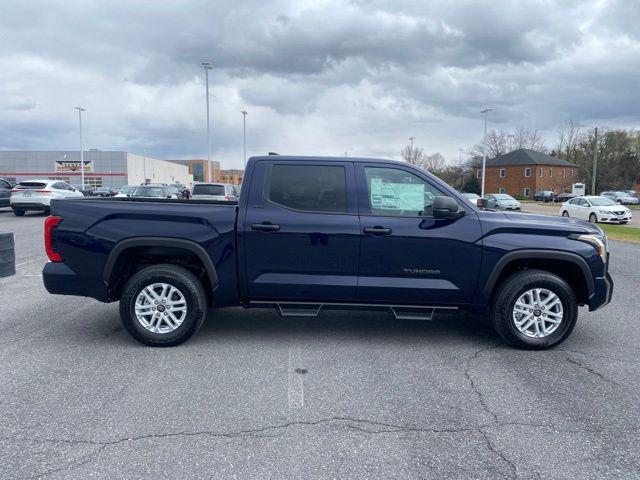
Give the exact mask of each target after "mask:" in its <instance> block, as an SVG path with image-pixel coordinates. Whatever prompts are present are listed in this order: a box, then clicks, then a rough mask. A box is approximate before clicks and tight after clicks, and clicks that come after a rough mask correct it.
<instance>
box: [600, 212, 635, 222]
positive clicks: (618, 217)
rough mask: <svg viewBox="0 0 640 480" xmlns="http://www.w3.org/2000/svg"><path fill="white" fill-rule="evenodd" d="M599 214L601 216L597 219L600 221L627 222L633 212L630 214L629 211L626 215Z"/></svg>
mask: <svg viewBox="0 0 640 480" xmlns="http://www.w3.org/2000/svg"><path fill="white" fill-rule="evenodd" d="M601 215H602V216H601V217H600V218H598V221H599V222H602V223H620V222H628V221H629V220H631V219H632V218H633V214H631V212H629V214H627V215H615V214H612V215H604V214H601Z"/></svg>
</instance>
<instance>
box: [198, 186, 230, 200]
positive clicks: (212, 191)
mask: <svg viewBox="0 0 640 480" xmlns="http://www.w3.org/2000/svg"><path fill="white" fill-rule="evenodd" d="M193 194H194V195H220V196H222V197H224V195H225V192H224V185H194V187H193Z"/></svg>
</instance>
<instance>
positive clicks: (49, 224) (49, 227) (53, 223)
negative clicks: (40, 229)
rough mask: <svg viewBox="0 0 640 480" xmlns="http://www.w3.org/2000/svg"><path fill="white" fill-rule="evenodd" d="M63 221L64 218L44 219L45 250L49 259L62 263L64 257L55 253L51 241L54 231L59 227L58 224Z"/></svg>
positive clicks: (51, 217) (52, 217)
mask: <svg viewBox="0 0 640 480" xmlns="http://www.w3.org/2000/svg"><path fill="white" fill-rule="evenodd" d="M61 221H62V217H54V216H50V217H47V218H45V219H44V248H45V250H46V251H47V257H49V260H51V261H52V262H61V261H62V256H61V255H60V254H59V253H58V252H56V251H55V249H54V248H53V244H52V241H51V234H52V233H53V230H55V229H56V228H57V227H58V224H59V223H60V222H61Z"/></svg>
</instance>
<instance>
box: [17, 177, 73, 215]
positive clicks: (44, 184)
mask: <svg viewBox="0 0 640 480" xmlns="http://www.w3.org/2000/svg"><path fill="white" fill-rule="evenodd" d="M83 196H84V195H83V194H82V192H80V191H78V190H76V189H75V188H73V187H72V186H71V185H69V184H68V183H67V182H63V181H61V180H25V181H24V182H20V183H18V184H17V185H16V186H15V187H14V188H13V190H11V199H10V200H9V203H10V204H11V208H12V210H13V213H14V214H15V215H16V216H17V217H21V216H22V215H24V213H25V212H26V211H27V210H36V211H41V212H49V205H51V200H53V199H60V198H71V197H74V198H75V197H83Z"/></svg>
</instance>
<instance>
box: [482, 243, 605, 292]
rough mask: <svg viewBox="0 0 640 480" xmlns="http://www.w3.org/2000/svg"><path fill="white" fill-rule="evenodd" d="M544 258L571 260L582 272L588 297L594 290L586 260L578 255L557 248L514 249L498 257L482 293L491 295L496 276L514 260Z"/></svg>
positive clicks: (496, 279)
mask: <svg viewBox="0 0 640 480" xmlns="http://www.w3.org/2000/svg"><path fill="white" fill-rule="evenodd" d="M529 258H531V259H546V260H564V261H566V262H571V263H573V264H574V265H577V266H578V267H579V268H580V271H581V272H582V276H583V277H584V279H585V281H586V283H587V294H588V297H589V298H591V296H592V295H593V294H594V292H595V283H594V281H593V275H591V269H590V268H589V265H588V264H587V262H586V260H585V259H584V258H582V257H581V256H580V255H578V254H576V253H572V252H564V251H557V250H514V251H512V252H508V253H506V254H504V255H503V256H502V257H500V259H499V260H498V261H497V262H496V264H495V265H494V267H493V270H491V273H490V274H489V276H488V277H487V282H486V284H485V287H484V289H483V293H484V295H486V296H487V298H488V297H490V296H491V292H492V291H493V287H495V284H496V282H497V281H498V277H500V274H501V273H502V271H503V270H504V268H505V267H506V266H507V265H508V264H509V263H511V262H512V261H514V260H522V259H529Z"/></svg>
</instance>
